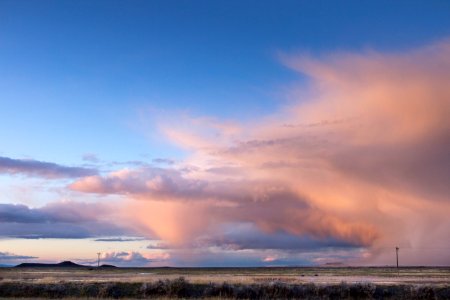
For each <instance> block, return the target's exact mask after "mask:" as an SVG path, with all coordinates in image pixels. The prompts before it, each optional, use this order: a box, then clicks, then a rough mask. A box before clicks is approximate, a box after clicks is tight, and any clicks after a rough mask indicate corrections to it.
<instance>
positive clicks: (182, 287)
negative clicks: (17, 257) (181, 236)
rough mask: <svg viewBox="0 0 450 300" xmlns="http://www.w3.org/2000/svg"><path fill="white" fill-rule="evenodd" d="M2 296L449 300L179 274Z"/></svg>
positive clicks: (1, 289) (11, 287) (364, 287)
mask: <svg viewBox="0 0 450 300" xmlns="http://www.w3.org/2000/svg"><path fill="white" fill-rule="evenodd" d="M0 297H4V298H5V297H6V298H11V297H12V298H51V299H58V298H77V297H78V298H116V299H118V298H137V299H144V298H161V297H162V298H216V299H217V298H223V299H450V287H449V286H429V285H427V286H413V285H375V284H372V283H354V284H347V283H341V284H329V285H315V284H312V283H307V284H288V283H283V282H279V281H274V282H269V283H261V284H239V283H226V282H224V283H220V284H218V283H210V284H200V283H190V282H188V281H186V280H185V279H184V278H183V277H180V278H178V279H174V280H159V281H155V282H150V283H135V282H80V283H78V282H77V283H75V282H60V283H46V284H39V283H24V282H3V283H0Z"/></svg>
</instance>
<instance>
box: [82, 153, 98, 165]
mask: <svg viewBox="0 0 450 300" xmlns="http://www.w3.org/2000/svg"><path fill="white" fill-rule="evenodd" d="M82 159H83V160H84V161H88V162H91V163H98V162H99V161H100V159H99V158H98V156H97V155H96V154H94V153H85V154H83V156H82Z"/></svg>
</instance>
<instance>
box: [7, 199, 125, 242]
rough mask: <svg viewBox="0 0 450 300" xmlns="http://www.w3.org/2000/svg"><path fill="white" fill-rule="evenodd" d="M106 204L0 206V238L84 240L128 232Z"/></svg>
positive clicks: (60, 203)
mask: <svg viewBox="0 0 450 300" xmlns="http://www.w3.org/2000/svg"><path fill="white" fill-rule="evenodd" d="M114 215H115V213H114V212H113V210H111V207H110V206H108V205H102V204H100V203H82V202H73V201H62V202H54V203H49V204H47V205H45V206H43V207H40V208H30V207H28V206H25V205H20V204H0V225H1V226H0V237H14V238H25V239H38V238H75V239H76V238H87V237H101V236H112V235H127V234H130V233H131V232H132V230H131V229H129V228H127V227H126V225H124V224H119V223H120V218H118V217H117V216H116V219H115V221H114V222H112V221H111V218H113V217H114Z"/></svg>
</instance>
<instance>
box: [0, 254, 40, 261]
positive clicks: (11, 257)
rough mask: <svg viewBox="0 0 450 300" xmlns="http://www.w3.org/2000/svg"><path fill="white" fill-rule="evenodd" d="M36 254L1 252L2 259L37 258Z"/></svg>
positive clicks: (0, 259) (0, 257) (0, 258)
mask: <svg viewBox="0 0 450 300" xmlns="http://www.w3.org/2000/svg"><path fill="white" fill-rule="evenodd" d="M35 258H38V257H36V256H28V255H17V254H13V253H10V252H0V261H2V260H22V259H35Z"/></svg>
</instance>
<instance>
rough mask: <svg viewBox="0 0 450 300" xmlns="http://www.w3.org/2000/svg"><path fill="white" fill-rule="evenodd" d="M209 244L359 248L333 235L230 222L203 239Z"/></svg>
mask: <svg viewBox="0 0 450 300" xmlns="http://www.w3.org/2000/svg"><path fill="white" fill-rule="evenodd" d="M201 242H202V243H204V244H206V245H209V246H218V247H221V248H224V249H231V250H245V249H252V250H255V249H260V250H261V249H273V250H285V251H289V250H294V251H298V250H320V249H324V248H358V247H360V245H358V244H357V243H354V242H350V241H345V240H339V239H336V238H333V237H331V236H330V237H328V238H314V237H312V236H308V235H300V236H299V235H294V234H290V233H288V232H284V231H278V232H273V233H268V232H263V231H261V230H260V229H258V227H256V226H255V225H254V224H251V223H242V224H230V225H228V226H227V228H226V229H225V231H224V232H223V233H222V234H221V235H219V236H216V237H208V238H207V239H204V240H201Z"/></svg>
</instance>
